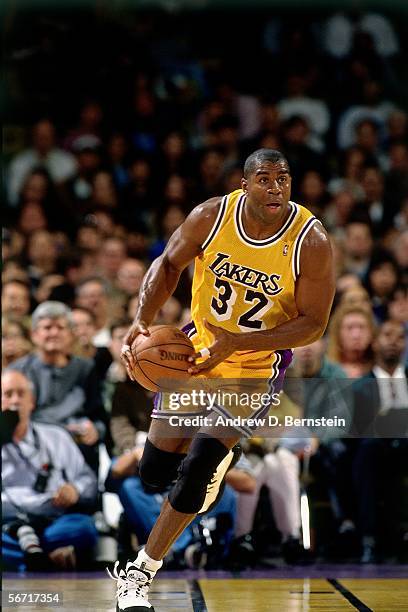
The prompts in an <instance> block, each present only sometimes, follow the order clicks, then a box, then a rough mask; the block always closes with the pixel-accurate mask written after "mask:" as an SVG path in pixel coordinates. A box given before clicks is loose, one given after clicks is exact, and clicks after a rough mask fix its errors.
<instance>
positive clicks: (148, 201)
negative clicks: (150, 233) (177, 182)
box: [121, 157, 157, 232]
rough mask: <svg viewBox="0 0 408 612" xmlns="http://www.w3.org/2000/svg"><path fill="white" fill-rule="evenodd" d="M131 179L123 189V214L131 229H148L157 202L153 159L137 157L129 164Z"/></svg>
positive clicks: (144, 230)
mask: <svg viewBox="0 0 408 612" xmlns="http://www.w3.org/2000/svg"><path fill="white" fill-rule="evenodd" d="M129 177H130V181H129V183H128V184H127V185H126V187H125V188H124V189H123V194H122V199H121V201H122V210H121V215H122V219H123V221H124V222H125V223H126V226H127V227H129V228H130V229H132V230H134V229H141V230H142V231H143V232H146V231H147V228H148V227H149V224H150V218H151V213H152V209H154V207H155V204H156V198H157V193H156V187H155V180H154V174H153V167H152V163H151V161H150V160H149V159H148V158H147V157H146V158H145V157H136V158H135V159H133V161H131V163H130V165H129Z"/></svg>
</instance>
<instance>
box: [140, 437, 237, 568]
mask: <svg viewBox="0 0 408 612" xmlns="http://www.w3.org/2000/svg"><path fill="white" fill-rule="evenodd" d="M239 439H240V436H239V435H236V436H235V437H231V438H221V439H218V438H217V437H216V436H215V435H210V434H209V433H208V432H206V433H205V434H204V433H203V432H201V433H200V434H199V435H198V436H197V437H196V438H194V440H193V441H192V443H191V445H190V449H189V452H188V454H187V457H186V458H185V460H184V461H183V463H182V465H181V468H180V474H179V477H178V479H177V481H176V483H175V485H174V487H173V488H172V490H171V491H170V494H169V498H168V500H166V501H165V503H164V504H163V507H162V510H161V513H160V516H159V518H158V520H157V521H156V523H155V525H154V527H153V529H152V531H151V533H150V536H149V539H148V541H147V544H146V547H145V553H146V555H148V556H149V557H150V558H151V559H155V560H157V561H161V560H162V559H163V557H164V556H165V555H166V553H167V552H168V550H169V549H170V547H171V545H172V544H173V542H174V540H175V539H176V538H177V537H178V535H179V534H180V533H181V532H182V531H183V529H185V528H186V527H187V525H189V524H190V523H191V521H192V520H193V519H194V518H195V516H196V515H197V514H198V512H200V510H201V508H202V506H203V503H204V501H205V498H206V495H207V486H208V484H209V483H210V482H211V480H212V478H213V476H214V474H215V473H216V471H217V468H218V466H219V464H220V463H221V462H222V461H223V460H224V459H225V457H226V456H227V455H228V453H229V451H230V450H231V449H232V448H233V447H234V446H235V445H236V444H237V442H238V441H239Z"/></svg>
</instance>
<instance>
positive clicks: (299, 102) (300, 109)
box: [277, 74, 330, 152]
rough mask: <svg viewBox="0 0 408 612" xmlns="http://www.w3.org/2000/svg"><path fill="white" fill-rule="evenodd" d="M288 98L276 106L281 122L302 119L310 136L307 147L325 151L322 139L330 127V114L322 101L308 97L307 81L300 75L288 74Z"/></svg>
mask: <svg viewBox="0 0 408 612" xmlns="http://www.w3.org/2000/svg"><path fill="white" fill-rule="evenodd" d="M287 89H288V97H287V98H283V99H282V100H280V102H279V103H278V105H277V109H278V112H279V116H280V118H281V119H282V121H286V120H287V119H290V118H291V117H304V119H305V120H306V122H307V124H308V126H309V128H310V134H309V138H308V141H307V144H308V146H309V147H311V148H312V149H313V150H315V151H317V152H321V151H323V150H324V149H325V142H324V137H325V134H326V132H327V130H328V129H329V126H330V112H329V109H328V107H327V104H326V103H325V102H324V100H317V99H316V98H313V97H311V96H310V95H308V80H307V79H306V78H305V76H303V75H301V74H290V75H289V76H288V78H287Z"/></svg>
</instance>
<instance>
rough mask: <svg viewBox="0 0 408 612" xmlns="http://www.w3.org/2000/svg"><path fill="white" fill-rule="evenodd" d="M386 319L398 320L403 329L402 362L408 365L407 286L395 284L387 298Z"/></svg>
mask: <svg viewBox="0 0 408 612" xmlns="http://www.w3.org/2000/svg"><path fill="white" fill-rule="evenodd" d="M387 318H388V319H391V320H392V321H398V322H399V323H401V324H402V325H403V326H404V329H405V352H404V356H403V362H404V364H405V367H408V288H407V286H406V285H399V286H397V287H396V288H395V289H394V291H393V293H392V295H391V296H390V298H389V300H388V317H387Z"/></svg>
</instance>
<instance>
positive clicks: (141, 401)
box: [104, 319, 153, 455]
mask: <svg viewBox="0 0 408 612" xmlns="http://www.w3.org/2000/svg"><path fill="white" fill-rule="evenodd" d="M129 325H130V319H121V320H117V321H115V322H114V323H112V326H111V337H112V340H111V343H110V345H109V350H110V352H111V355H112V359H113V361H112V363H111V365H110V367H109V369H108V371H107V374H106V380H105V382H104V401H105V408H106V410H107V411H108V413H109V414H110V415H111V419H110V432H111V435H112V440H113V443H114V454H115V455H121V454H122V453H124V452H126V451H127V450H129V449H132V448H133V447H134V446H135V444H136V436H137V433H138V432H140V431H143V432H147V430H148V428H149V424H150V414H151V411H152V409H153V400H152V397H151V394H149V393H148V392H147V391H146V390H145V389H143V388H142V387H141V386H140V385H139V384H138V383H134V382H132V381H131V380H130V379H129V377H128V376H127V374H126V368H125V367H124V365H123V362H122V359H121V356H120V351H121V348H122V343H123V338H124V336H125V334H126V332H127V330H128V329H129Z"/></svg>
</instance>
